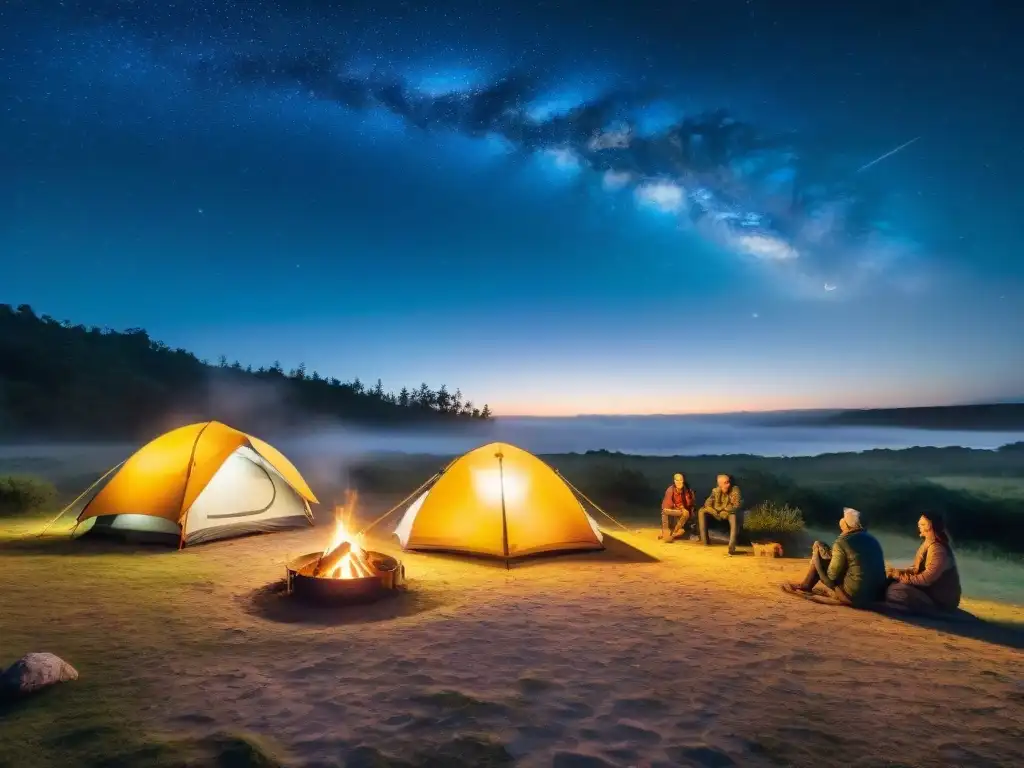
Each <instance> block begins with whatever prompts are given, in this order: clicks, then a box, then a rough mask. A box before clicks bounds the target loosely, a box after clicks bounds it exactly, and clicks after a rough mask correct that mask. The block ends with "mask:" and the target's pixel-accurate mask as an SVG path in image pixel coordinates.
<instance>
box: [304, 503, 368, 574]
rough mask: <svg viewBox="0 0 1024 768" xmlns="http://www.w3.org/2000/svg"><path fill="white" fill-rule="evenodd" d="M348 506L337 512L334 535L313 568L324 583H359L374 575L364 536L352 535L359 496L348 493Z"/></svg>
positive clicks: (341, 506) (336, 508)
mask: <svg viewBox="0 0 1024 768" xmlns="http://www.w3.org/2000/svg"><path fill="white" fill-rule="evenodd" d="M345 496H346V498H345V504H344V505H339V506H337V507H335V508H334V535H333V536H332V537H331V541H330V543H329V544H328V545H327V547H326V548H325V549H324V551H323V554H321V555H320V559H319V560H318V561H317V563H316V565H315V567H314V575H316V576H318V577H320V578H322V579H359V578H364V577H366V576H372V575H373V574H374V568H373V565H372V564H371V563H370V560H369V557H368V556H367V554H366V550H365V549H363V546H362V542H363V535H362V534H355V533H352V532H351V529H350V526H351V522H352V514H353V512H354V511H355V507H356V502H357V501H358V495H357V494H356V493H355V492H354V491H348V492H347V493H346V495H345Z"/></svg>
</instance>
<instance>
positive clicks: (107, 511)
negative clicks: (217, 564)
mask: <svg viewBox="0 0 1024 768" xmlns="http://www.w3.org/2000/svg"><path fill="white" fill-rule="evenodd" d="M310 503H314V504H316V503H318V502H317V498H316V496H314V495H313V492H312V491H311V490H310V488H309V486H308V485H307V484H306V481H305V480H304V479H303V478H302V475H301V474H299V471H298V470H297V469H296V468H295V466H294V465H293V464H292V463H291V462H290V461H289V460H288V459H287V458H285V457H284V455H283V454H282V453H281V452H280V451H278V450H277V449H276V448H274V447H273V446H271V445H269V444H268V443H265V442H263V441H262V440H260V439H258V438H255V437H252V436H251V435H247V434H245V433H243V432H239V431H238V430H237V429H233V428H231V427H229V426H226V425H224V424H221V423H220V422H217V421H208V422H204V423H201V424H190V425H188V426H186V427H179V428H178V429H175V430H172V431H170V432H168V433H167V434H165V435H161V436H160V437H158V438H156V439H155V440H153V441H152V442H149V443H147V444H146V445H144V446H143V447H142V448H140V449H139V450H138V451H136V452H135V453H134V454H133V455H132V456H131V457H129V458H128V460H127V461H125V462H124V464H122V465H121V466H120V468H119V469H118V470H117V472H116V473H114V474H113V476H112V477H111V478H110V480H108V481H107V482H106V483H105V484H103V485H101V486H100V488H99V490H98V491H97V492H96V493H95V494H94V495H92V497H91V498H89V499H88V501H87V502H86V504H85V506H84V507H83V508H82V511H81V512H80V513H79V515H78V523H79V527H78V528H77V530H76V534H77V535H83V534H85V533H90V532H91V533H111V534H121V535H124V536H125V537H127V538H134V539H149V540H168V539H169V540H172V541H173V540H176V541H178V543H179V545H180V546H185V545H188V544H198V543H202V542H206V541H213V540H215V539H224V538H232V537H235V536H244V535H246V534H249V533H258V532H270V531H279V530H285V529H288V528H296V527H299V526H306V525H312V524H313V517H312V513H311V512H310V509H309V505H310Z"/></svg>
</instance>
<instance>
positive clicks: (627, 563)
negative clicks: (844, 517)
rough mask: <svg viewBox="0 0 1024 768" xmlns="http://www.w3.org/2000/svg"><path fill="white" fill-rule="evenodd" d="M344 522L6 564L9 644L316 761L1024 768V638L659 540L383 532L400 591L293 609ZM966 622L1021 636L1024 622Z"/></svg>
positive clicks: (161, 722)
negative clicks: (387, 758)
mask: <svg viewBox="0 0 1024 768" xmlns="http://www.w3.org/2000/svg"><path fill="white" fill-rule="evenodd" d="M328 533H329V532H328V531H327V530H326V529H325V528H323V527H318V528H316V529H311V530H308V531H298V532H295V533H287V534H276V535H268V536H260V537H255V538H249V539H243V540H237V541H232V542H223V543H217V544H211V545H205V546H202V547H196V548H194V549H192V550H186V551H184V552H180V553H178V552H160V553H155V554H154V553H137V554H132V553H117V554H114V555H109V554H108V555H105V556H106V557H115V558H116V563H115V567H113V568H111V567H109V566H105V567H104V568H102V569H101V568H98V567H94V566H92V565H90V561H91V559H94V558H92V556H90V554H88V552H87V551H86V550H85V549H83V550H81V552H80V553H79V554H71V555H70V556H64V555H59V554H50V555H44V556H40V555H38V554H33V555H32V556H31V557H25V556H24V555H25V553H22V555H21V556H18V555H15V556H10V557H7V558H5V562H4V563H3V565H4V567H5V568H6V569H8V572H9V573H13V574H15V575H18V573H19V568H20V569H21V570H22V571H24V569H26V568H28V567H29V566H28V562H29V561H30V560H31V561H32V563H33V565H32V568H33V569H34V573H36V575H39V571H40V570H42V571H44V572H45V578H32V577H30V575H27V574H25V573H24V572H22V573H21V575H20V576H19V577H18V578H16V579H15V580H14V585H13V587H11V589H9V590H8V591H7V593H6V595H5V598H6V599H5V604H6V606H5V611H4V612H5V613H6V614H7V615H6V618H5V621H6V622H7V627H8V630H9V631H10V634H9V637H8V641H7V642H4V643H3V646H4V650H5V652H6V651H8V649H9V648H8V646H9V645H10V646H13V645H16V644H17V645H31V646H32V647H31V648H28V647H26V648H25V649H24V650H48V649H51V648H53V649H65V648H66V649H71V650H69V651H67V652H74V653H78V654H80V657H79V658H72V659H70V660H71V661H72V662H73V663H76V664H77V665H78V666H79V667H80V669H81V670H82V672H83V675H91V676H93V677H101V678H104V684H109V685H111V686H117V687H118V688H120V689H123V691H124V694H123V695H125V696H131V697H134V698H133V700H137V701H138V702H139V704H138V708H137V711H138V714H139V716H140V717H142V718H144V719H145V720H147V721H149V722H152V723H154V724H157V725H158V726H160V727H162V728H164V729H165V730H171V731H197V732H203V731H208V730H214V729H224V728H240V729H246V730H251V731H255V732H257V733H260V734H266V735H268V736H272V737H273V738H275V739H276V740H278V741H279V742H281V743H282V744H284V745H285V746H286V747H287V748H288V749H289V750H290V751H291V753H292V754H294V755H295V756H296V757H297V759H298V763H299V764H300V765H306V766H328V765H335V766H339V765H346V764H348V765H357V764H360V763H359V759H360V756H362V757H365V756H366V755H367V754H370V751H369V750H368V749H367V748H370V749H372V750H378V751H380V752H381V753H384V754H386V755H391V756H404V757H409V756H411V755H413V754H415V753H417V752H423V751H424V750H425V749H431V748H434V747H437V746H439V745H441V746H443V745H445V744H448V745H451V744H453V743H461V742H460V740H464V739H465V738H466V737H471V736H486V737H489V738H490V739H493V740H495V741H496V742H500V743H501V744H503V745H505V748H506V749H507V750H508V752H509V753H511V754H512V755H513V756H514V757H515V758H516V765H522V766H559V767H562V766H566V767H568V766H580V767H583V766H605V765H614V766H669V765H701V766H731V765H742V766H761V765H766V766H767V765H815V766H839V765H856V766H862V765H863V766H868V765H878V766H881V765H914V766H925V765H936V766H938V765H943V766H950V765H964V766H975V767H978V766H988V765H1005V766H1011V765H1024V682H1022V681H1024V654H1022V652H1021V650H1020V648H1021V647H1022V645H1024V643H1022V639H1024V634H1022V633H1021V632H1022V631H1021V630H1017V631H1011V630H1004V631H997V630H996V629H992V630H991V631H988V630H986V631H984V632H980V631H978V630H977V629H976V628H973V627H972V628H967V627H968V625H963V626H961V625H949V626H945V627H937V626H930V625H925V626H921V625H916V624H910V623H907V622H904V621H899V620H895V619H892V618H889V617H885V616H880V615H876V614H872V613H865V612H857V611H853V610H850V609H845V608H833V607H828V606H823V605H817V604H814V603H810V602H806V601H803V600H799V599H796V598H793V597H790V596H786V595H784V594H782V592H781V591H780V590H779V589H778V586H777V585H778V584H779V583H780V582H781V581H782V580H784V579H792V578H795V577H797V575H798V574H800V573H802V572H803V568H804V564H803V562H802V561H794V560H767V559H763V558H754V557H750V556H747V557H736V558H727V557H725V556H724V548H722V547H711V548H708V549H704V548H701V547H699V546H697V545H696V544H692V543H676V544H673V545H663V544H661V543H660V542H658V541H657V540H656V538H655V532H654V531H653V530H644V531H641V532H639V533H634V534H629V535H621V539H622V541H623V542H626V543H628V545H630V546H626V545H624V544H620V543H616V542H614V541H613V542H610V543H611V544H612V547H611V549H610V551H608V552H606V553H603V554H601V555H577V556H568V557H559V558H551V559H546V560H537V561H532V562H530V563H528V564H523V565H519V566H513V568H512V570H510V571H506V570H504V568H503V567H496V566H494V565H489V564H483V563H480V562H476V561H467V560H460V559H454V558H446V557H440V556H427V555H422V554H411V553H398V552H396V550H395V549H394V548H393V547H392V546H390V545H388V544H386V543H379V542H378V543H375V546H374V548H375V549H379V550H382V551H387V552H390V553H392V554H401V557H402V559H403V561H404V562H405V564H406V566H407V569H408V574H409V577H410V589H409V591H408V593H407V594H404V595H402V596H400V597H398V598H395V599H393V600H389V601H386V602H383V603H378V604H377V605H374V606H368V607H361V608H359V607H355V608H348V609H342V610H333V611H323V610H319V611H314V610H307V609H302V608H301V607H299V606H296V605H295V604H294V603H293V602H292V601H291V600H289V599H288V598H286V597H285V596H283V595H282V594H281V593H280V589H279V587H278V586H275V583H276V582H277V581H278V580H279V579H280V578H281V577H282V576H283V570H284V569H283V563H284V562H285V560H286V559H287V558H288V557H290V556H295V555H298V554H302V553H305V552H310V551H314V550H317V549H319V548H320V547H322V546H323V543H324V542H325V540H326V538H327V536H328ZM65 551H69V550H65ZM94 551H95V550H94ZM2 556H3V553H2V552H0V557H2ZM96 557H99V555H96ZM19 563H21V565H19ZM968 591H969V590H968ZM139 603H143V604H146V606H147V607H146V609H145V610H142V611H141V612H140V611H137V610H134V609H132V608H131V606H133V605H137V604H139ZM965 607H966V608H968V609H969V610H973V611H975V612H976V613H978V614H979V615H993V614H994V613H998V615H999V617H1000V618H1001V619H1005V620H1011V621H1015V622H1019V623H1020V624H1021V626H1024V608H1021V607H1014V606H1006V605H1001V606H996V605H992V604H985V603H978V602H971V601H968V602H967V603H966V604H965ZM40 613H43V614H45V616H46V617H48V619H42V620H41V619H40ZM140 623H145V626H139V624H140ZM83 626H90V627H93V628H94V629H93V631H92V634H91V635H90V634H89V633H88V632H84V631H83V629H82V627H83ZM97 626H102V628H103V629H102V631H100V632H96V631H95V627H97ZM12 627H18V628H19V629H17V630H16V631H15V630H12V629H11V628H12ZM72 631H74V632H76V633H77V634H76V635H75V637H70V636H66V634H67V633H70V632H72ZM87 636H88V637H87ZM40 644H42V645H47V647H46V648H41V647H38V646H39V645H40ZM1014 646H1016V647H1014ZM81 656H85V658H82V657H81ZM126 668H127V669H132V670H133V671H132V673H131V674H129V675H126V674H125V673H124V670H125V669H126ZM115 670H116V673H115ZM346 761H348V762H346ZM479 762H480V763H481V764H482V763H483V762H484V758H483V757H481V758H480V761H479ZM469 764H474V763H473V762H472V761H470V763H469Z"/></svg>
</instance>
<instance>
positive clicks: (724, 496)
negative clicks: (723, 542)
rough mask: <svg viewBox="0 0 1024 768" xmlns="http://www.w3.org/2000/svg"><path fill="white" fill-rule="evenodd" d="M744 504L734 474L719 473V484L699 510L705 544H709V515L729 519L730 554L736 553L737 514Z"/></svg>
mask: <svg viewBox="0 0 1024 768" xmlns="http://www.w3.org/2000/svg"><path fill="white" fill-rule="evenodd" d="M742 504H743V496H742V495H741V494H740V488H739V486H738V485H736V484H734V483H733V481H732V475H719V476H718V486H717V487H716V488H713V489H712V490H711V495H710V496H708V498H707V501H705V502H704V506H703V507H701V508H700V511H699V512H697V526H698V528H699V530H700V540H701V542H702V543H703V544H704V546H708V528H707V517H708V516H709V515H710V516H711V517H713V518H715V520H728V521H729V554H730V555H733V554H736V535H737V533H738V528H739V523H738V521H737V519H736V516H737V515H738V514H739V512H740V506H741V505H742Z"/></svg>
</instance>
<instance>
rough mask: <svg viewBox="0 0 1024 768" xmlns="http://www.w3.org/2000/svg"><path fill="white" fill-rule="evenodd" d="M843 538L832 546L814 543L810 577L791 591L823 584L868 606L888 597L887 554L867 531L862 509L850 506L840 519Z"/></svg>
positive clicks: (854, 603) (839, 597)
mask: <svg viewBox="0 0 1024 768" xmlns="http://www.w3.org/2000/svg"><path fill="white" fill-rule="evenodd" d="M839 530H840V534H839V538H837V539H836V541H835V543H834V544H833V545H832V546H831V547H828V546H826V545H824V544H822V543H821V542H820V541H816V542H814V546H813V548H812V554H811V564H810V567H809V568H808V570H807V576H805V577H804V580H803V581H802V582H800V583H799V584H790V585H787V586H788V588H789V590H791V591H797V592H811V591H813V589H814V587H815V586H816V585H817V584H818V583H821V584H822V585H823V586H824V587H825V588H826V589H827V590H828V593H829V596H830V597H832V598H834V599H835V600H837V601H839V602H841V603H844V604H845V605H849V606H852V607H854V608H865V607H867V606H868V605H870V604H871V603H875V602H878V601H880V600H882V599H883V598H884V596H885V588H886V572H885V557H884V555H883V554H882V545H881V544H879V543H878V539H876V538H875V537H874V536H872V535H871V534H870V533H868V532H867V531H866V530H864V526H863V525H862V524H861V519H860V512H858V511H857V510H856V509H852V508H850V507H846V508H844V509H843V516H842V518H841V519H840V520H839Z"/></svg>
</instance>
